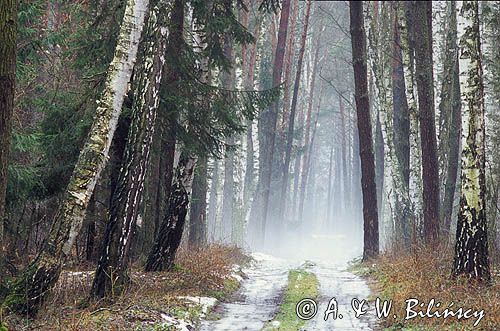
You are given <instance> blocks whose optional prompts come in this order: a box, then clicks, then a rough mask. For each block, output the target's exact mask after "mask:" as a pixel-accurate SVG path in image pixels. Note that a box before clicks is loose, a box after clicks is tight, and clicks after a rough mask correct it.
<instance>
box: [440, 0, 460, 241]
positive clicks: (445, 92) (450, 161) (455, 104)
mask: <svg viewBox="0 0 500 331" xmlns="http://www.w3.org/2000/svg"><path fill="white" fill-rule="evenodd" d="M447 6H448V15H449V16H448V33H447V36H446V57H445V61H444V68H443V69H444V77H443V84H442V87H441V103H440V105H439V112H440V116H442V117H443V120H442V129H441V130H440V135H441V139H440V146H441V150H442V153H441V154H442V155H443V158H444V162H443V166H444V167H445V168H444V171H443V173H444V176H443V177H444V196H443V205H442V208H441V210H440V213H441V217H440V220H441V223H442V224H443V226H444V228H443V230H444V231H446V232H449V231H450V226H451V218H452V213H453V200H454V198H455V191H456V182H457V176H458V164H459V157H460V129H461V121H462V114H461V96H460V79H459V68H458V45H457V13H456V3H455V2H453V1H450V2H447Z"/></svg>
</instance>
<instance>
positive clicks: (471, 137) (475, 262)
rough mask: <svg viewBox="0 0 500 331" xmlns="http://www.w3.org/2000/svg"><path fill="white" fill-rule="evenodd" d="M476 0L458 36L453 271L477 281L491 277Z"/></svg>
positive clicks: (467, 5) (467, 6) (465, 9)
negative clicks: (458, 169)
mask: <svg viewBox="0 0 500 331" xmlns="http://www.w3.org/2000/svg"><path fill="white" fill-rule="evenodd" d="M478 11H479V10H478V2H477V1H464V2H463V3H462V8H461V16H462V17H463V19H464V27H463V35H462V36H461V38H460V57H459V59H460V68H461V70H462V75H461V77H460V85H461V90H462V102H463V106H464V107H463V108H464V112H463V121H462V124H463V129H464V132H463V138H462V142H463V150H462V175H461V187H462V192H461V195H460V211H459V213H458V223H457V234H456V244H455V259H454V262H453V275H455V276H457V275H462V274H463V275H466V276H468V277H470V278H474V279H477V280H479V281H489V280H490V279H491V275H490V268H489V261H488V236H487V228H488V225H487V222H486V205H485V202H486V199H485V194H486V176H485V170H486V169H485V168H486V161H485V160H486V157H485V141H486V134H485V129H486V126H485V111H484V85H483V68H482V63H481V56H482V54H481V41H480V35H479V13H478Z"/></svg>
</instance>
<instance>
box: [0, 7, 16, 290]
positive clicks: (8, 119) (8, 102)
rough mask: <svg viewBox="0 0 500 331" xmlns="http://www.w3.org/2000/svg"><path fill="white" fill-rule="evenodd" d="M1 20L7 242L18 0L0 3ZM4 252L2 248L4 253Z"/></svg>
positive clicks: (0, 203)
mask: <svg viewBox="0 0 500 331" xmlns="http://www.w3.org/2000/svg"><path fill="white" fill-rule="evenodd" d="M0 22H1V23H0V91H1V92H0V242H3V238H4V220H3V217H4V213H5V193H6V190H7V173H8V171H7V170H8V163H9V162H8V161H9V150H10V137H11V131H12V114H13V111H14V94H15V86H16V36H17V0H6V1H2V2H1V3H0ZM1 246H3V245H1ZM2 251H3V249H2V248H1V247H0V254H1V253H2ZM2 255H3V254H2ZM0 259H1V257H0ZM0 263H1V261H0ZM0 267H1V265H0ZM0 280H1V277H0Z"/></svg>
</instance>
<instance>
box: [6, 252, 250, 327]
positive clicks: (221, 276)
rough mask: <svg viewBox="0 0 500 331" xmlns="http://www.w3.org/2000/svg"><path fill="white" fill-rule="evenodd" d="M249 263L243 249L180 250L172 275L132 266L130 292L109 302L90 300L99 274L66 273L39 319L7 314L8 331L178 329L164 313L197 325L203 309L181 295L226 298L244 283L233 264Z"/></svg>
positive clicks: (84, 272)
mask: <svg viewBox="0 0 500 331" xmlns="http://www.w3.org/2000/svg"><path fill="white" fill-rule="evenodd" d="M248 260H249V258H248V257H246V256H245V255H244V254H243V253H242V252H241V251H240V250H239V249H237V248H235V247H224V246H219V245H212V246H210V247H208V248H203V249H200V250H191V251H187V250H181V251H180V252H179V254H178V258H177V260H176V267H175V268H174V270H173V271H171V272H153V273H145V272H143V271H142V270H141V269H140V268H139V266H135V267H134V268H132V272H131V277H132V282H131V284H130V286H129V287H128V288H127V290H126V292H125V293H123V294H122V295H121V296H119V297H117V298H114V300H113V301H112V302H110V301H107V302H105V301H100V302H93V301H90V300H89V298H88V294H89V291H90V287H91V285H92V279H93V273H94V271H88V267H87V268H86V270H81V269H80V270H79V271H78V270H75V271H64V272H63V274H62V275H61V277H60V280H59V282H58V283H57V285H56V287H55V289H54V291H53V295H52V297H51V299H50V300H49V301H48V302H47V303H46V304H45V305H44V307H42V309H41V310H40V313H39V316H38V317H37V319H35V320H29V319H26V318H22V317H19V316H14V315H11V316H6V317H4V323H6V325H7V326H8V327H9V330H40V329H43V330H174V329H173V328H171V327H168V326H165V325H160V323H159V322H161V321H162V317H161V314H162V313H163V314H166V315H168V316H173V317H176V318H182V319H185V320H187V321H190V322H192V323H193V324H196V321H197V319H198V318H199V316H200V313H201V309H200V307H199V306H193V305H192V304H189V303H187V302H186V301H185V300H182V299H179V298H177V297H178V296H188V295H189V296H211V297H216V298H217V299H219V300H224V298H225V297H227V296H228V295H229V294H231V293H232V292H234V291H235V290H236V289H237V288H238V286H239V284H238V282H237V281H236V280H235V279H234V278H233V277H231V274H232V273H234V272H235V270H234V269H233V268H234V264H240V265H241V264H243V263H245V262H247V261H248Z"/></svg>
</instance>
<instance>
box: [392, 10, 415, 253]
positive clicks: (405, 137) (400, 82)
mask: <svg viewBox="0 0 500 331" xmlns="http://www.w3.org/2000/svg"><path fill="white" fill-rule="evenodd" d="M393 6H394V33H393V47H392V105H393V130H394V135H393V145H394V155H395V157H396V158H395V161H396V162H395V163H396V169H394V189H395V191H396V192H395V193H396V194H395V200H396V205H395V222H396V228H397V229H398V231H396V232H397V235H398V236H401V237H402V239H403V243H404V246H405V247H408V245H409V244H410V217H411V201H410V112H409V109H408V101H407V98H406V85H405V77H404V71H403V52H402V49H401V42H400V31H399V30H400V24H399V21H400V18H403V17H404V16H403V15H401V10H400V8H399V6H400V4H399V3H393Z"/></svg>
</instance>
